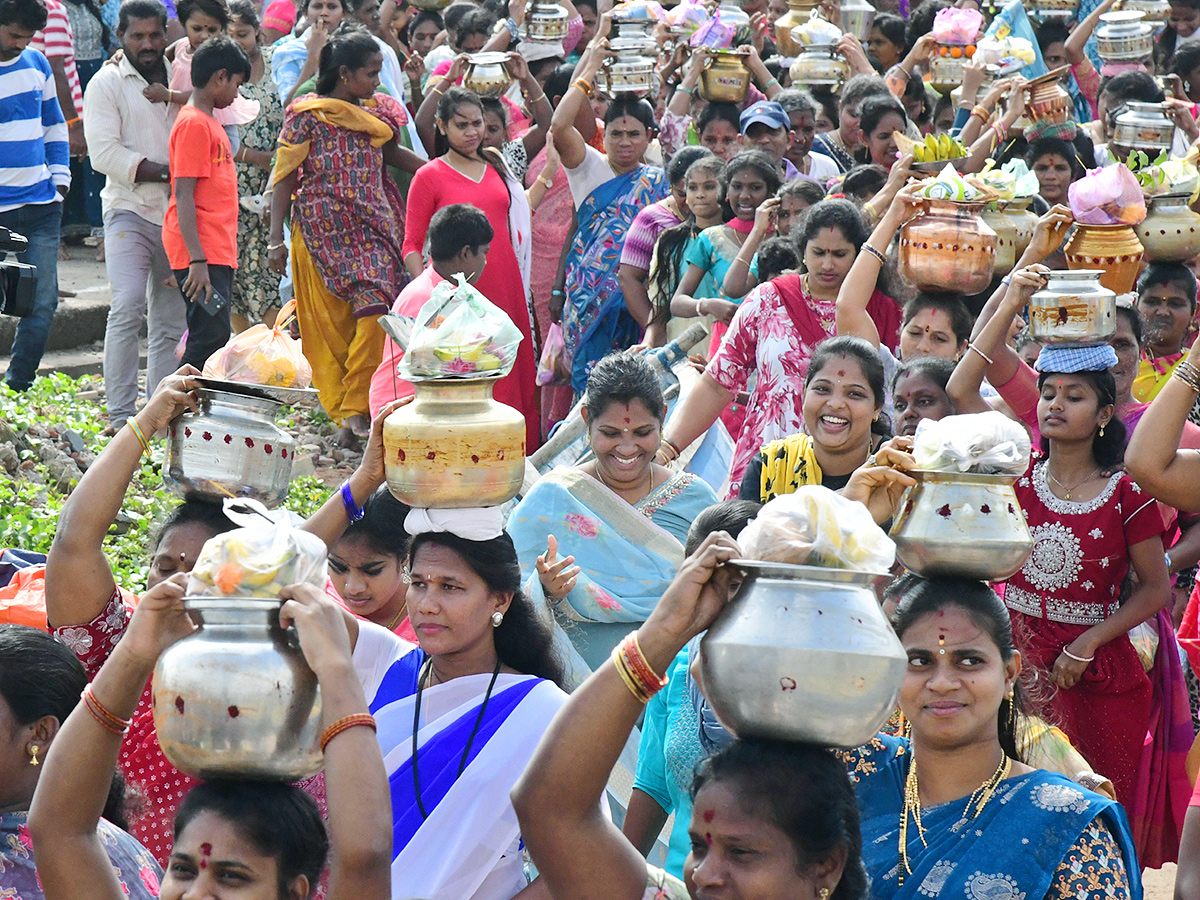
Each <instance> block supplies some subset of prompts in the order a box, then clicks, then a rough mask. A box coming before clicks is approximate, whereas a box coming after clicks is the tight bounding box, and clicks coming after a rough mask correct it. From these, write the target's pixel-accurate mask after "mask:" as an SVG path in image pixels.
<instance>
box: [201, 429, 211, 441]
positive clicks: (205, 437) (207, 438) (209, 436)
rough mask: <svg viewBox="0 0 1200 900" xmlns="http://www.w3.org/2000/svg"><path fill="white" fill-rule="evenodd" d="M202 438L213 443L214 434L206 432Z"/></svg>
mask: <svg viewBox="0 0 1200 900" xmlns="http://www.w3.org/2000/svg"><path fill="white" fill-rule="evenodd" d="M201 437H202V438H204V439H205V440H206V441H211V440H212V432H211V431H206V432H204V434H202V435H201Z"/></svg>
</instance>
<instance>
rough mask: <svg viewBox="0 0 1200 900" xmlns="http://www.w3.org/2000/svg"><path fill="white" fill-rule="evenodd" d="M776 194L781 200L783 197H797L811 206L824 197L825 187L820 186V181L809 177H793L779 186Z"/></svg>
mask: <svg viewBox="0 0 1200 900" xmlns="http://www.w3.org/2000/svg"><path fill="white" fill-rule="evenodd" d="M776 196H778V197H779V198H780V199H781V200H782V199H783V198H784V197H799V198H800V199H801V200H803V201H804V202H805V203H807V204H808V205H809V206H810V207H812V206H816V205H817V204H818V203H820V202H821V201H822V200H824V199H825V188H823V187H822V186H821V184H820V182H817V181H813V180H812V179H811V178H793V179H792V180H791V181H785V182H784V183H783V185H782V186H780V188H779V192H778V193H777V194H776Z"/></svg>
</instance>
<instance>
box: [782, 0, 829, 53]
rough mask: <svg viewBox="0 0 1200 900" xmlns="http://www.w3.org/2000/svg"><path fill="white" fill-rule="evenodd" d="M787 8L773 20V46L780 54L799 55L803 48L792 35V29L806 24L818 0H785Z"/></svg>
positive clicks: (817, 4)
mask: <svg viewBox="0 0 1200 900" xmlns="http://www.w3.org/2000/svg"><path fill="white" fill-rule="evenodd" d="M787 5H788V10H787V12H785V13H784V14H783V15H782V16H780V17H779V18H778V19H776V20H775V46H776V47H777V48H779V53H780V55H781V56H799V55H800V51H801V50H803V49H804V48H803V47H801V46H800V44H798V43H797V42H796V39H795V38H793V37H792V29H793V28H795V27H797V26H798V25H804V24H807V22H808V18H809V14H810V13H811V12H812V11H813V10H814V9H816V8H817V6H819V5H820V4H819V2H818V0H787Z"/></svg>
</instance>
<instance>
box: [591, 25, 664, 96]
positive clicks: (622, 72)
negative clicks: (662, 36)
mask: <svg viewBox="0 0 1200 900" xmlns="http://www.w3.org/2000/svg"><path fill="white" fill-rule="evenodd" d="M609 46H610V48H611V50H612V54H613V55H612V56H609V58H608V59H607V60H605V62H604V66H603V67H602V68H601V69H600V71H599V72H597V73H596V90H598V91H600V93H602V94H604V95H605V96H608V97H615V96H616V95H617V94H626V93H628V94H636V95H637V96H639V97H645V96H646V95H647V94H649V93H650V92H651V91H652V90H654V66H655V64H656V62H657V55H656V54H657V51H656V49H655V47H654V43H653V42H652V41H646V40H644V39H642V38H639V37H631V38H624V37H619V38H615V39H614V40H613V41H612V42H611V43H610V44H609Z"/></svg>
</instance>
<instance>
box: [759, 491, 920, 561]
mask: <svg viewBox="0 0 1200 900" xmlns="http://www.w3.org/2000/svg"><path fill="white" fill-rule="evenodd" d="M738 543H739V544H740V545H741V547H742V550H743V552H744V553H745V554H746V558H747V559H752V560H758V561H760V562H777V563H788V564H789V565H797V566H824V567H826V568H834V569H855V570H857V571H860V572H886V571H888V570H889V569H890V568H891V567H892V563H894V562H895V561H896V545H895V543H893V541H892V539H891V538H889V537H888V536H887V535H886V534H884V533H883V529H881V528H880V527H879V526H878V525H876V524H875V520H874V519H872V518H871V513H870V511H869V510H868V509H867V508H866V507H865V506H863V505H862V504H861V503H858V502H856V501H854V500H848V499H846V498H845V497H843V496H842V495H841V494H837V493H834V492H833V491H831V490H829V488H825V487H820V486H819V485H812V484H809V485H803V486H802V487H800V488H798V489H797V490H796V492H795V493H793V494H784V495H782V496H780V497H776V498H775V499H773V500H769V501H767V503H766V505H765V506H763V508H762V509H761V510H759V512H758V515H757V516H756V517H755V519H754V521H753V522H751V523H750V524H749V525H747V526H746V528H745V530H743V531H742V533H741V535H740V536H739V537H738Z"/></svg>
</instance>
